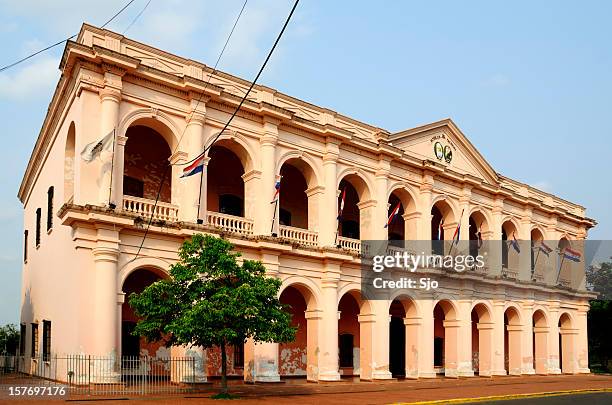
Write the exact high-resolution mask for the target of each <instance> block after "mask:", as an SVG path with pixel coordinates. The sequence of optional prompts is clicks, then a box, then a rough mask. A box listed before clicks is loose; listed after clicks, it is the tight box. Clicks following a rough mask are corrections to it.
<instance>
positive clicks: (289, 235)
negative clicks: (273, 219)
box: [279, 225, 319, 246]
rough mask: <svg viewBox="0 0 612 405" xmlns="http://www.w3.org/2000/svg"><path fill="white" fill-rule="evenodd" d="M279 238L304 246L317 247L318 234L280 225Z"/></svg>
mask: <svg viewBox="0 0 612 405" xmlns="http://www.w3.org/2000/svg"><path fill="white" fill-rule="evenodd" d="M279 230H280V237H281V238H285V239H289V240H290V241H293V242H297V243H299V244H301V245H306V246H319V234H318V233H317V232H314V231H310V230H308V229H302V228H295V227H292V226H285V225H280V226H279Z"/></svg>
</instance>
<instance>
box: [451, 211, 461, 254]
mask: <svg viewBox="0 0 612 405" xmlns="http://www.w3.org/2000/svg"><path fill="white" fill-rule="evenodd" d="M462 219H463V210H462V211H461V216H460V217H459V222H458V223H457V227H456V228H455V233H454V234H453V244H455V245H458V244H459V237H460V235H461V220H462Z"/></svg>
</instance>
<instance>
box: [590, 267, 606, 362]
mask: <svg viewBox="0 0 612 405" xmlns="http://www.w3.org/2000/svg"><path fill="white" fill-rule="evenodd" d="M611 259H612V258H611ZM586 279H587V285H588V287H589V289H591V290H592V291H593V292H597V293H598V294H599V296H598V297H597V298H598V299H596V300H592V301H590V304H591V308H590V309H589V313H588V338H589V363H590V367H591V368H593V369H594V371H611V367H610V362H611V360H612V340H610V335H611V334H612V304H611V303H610V299H611V298H612V261H610V262H603V263H601V264H599V265H597V266H589V267H588V268H587V272H586Z"/></svg>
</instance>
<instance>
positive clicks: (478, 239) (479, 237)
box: [476, 222, 482, 249]
mask: <svg viewBox="0 0 612 405" xmlns="http://www.w3.org/2000/svg"><path fill="white" fill-rule="evenodd" d="M476 238H477V241H478V245H477V246H478V249H480V248H481V247H482V222H481V223H480V226H479V227H478V232H476Z"/></svg>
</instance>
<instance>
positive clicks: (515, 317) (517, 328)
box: [504, 306, 522, 375]
mask: <svg viewBox="0 0 612 405" xmlns="http://www.w3.org/2000/svg"><path fill="white" fill-rule="evenodd" d="M521 334H522V326H521V318H520V316H519V310H518V309H517V308H516V307H514V306H510V307H508V308H506V310H505V311H504V369H505V370H506V373H508V374H513V375H518V374H521V362H522V360H521V356H522V354H521V339H522V338H521Z"/></svg>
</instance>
